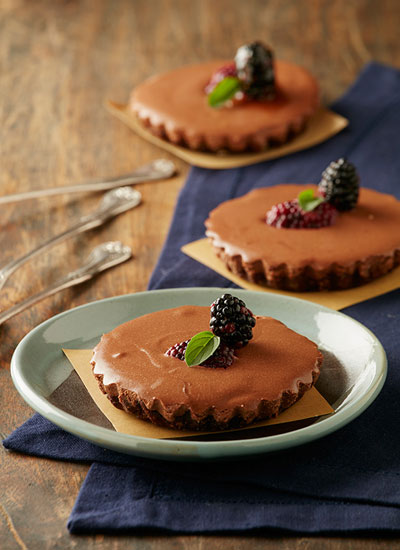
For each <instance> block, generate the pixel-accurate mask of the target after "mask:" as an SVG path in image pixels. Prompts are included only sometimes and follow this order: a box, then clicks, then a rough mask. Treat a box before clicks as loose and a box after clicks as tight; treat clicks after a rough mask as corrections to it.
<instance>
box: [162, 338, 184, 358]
mask: <svg viewBox="0 0 400 550" xmlns="http://www.w3.org/2000/svg"><path fill="white" fill-rule="evenodd" d="M189 342H190V340H185V341H184V342H180V343H179V344H174V345H173V346H171V347H170V348H168V349H167V351H166V352H165V355H169V356H170V357H175V358H176V359H180V360H181V361H184V359H185V351H186V348H187V345H188V343H189Z"/></svg>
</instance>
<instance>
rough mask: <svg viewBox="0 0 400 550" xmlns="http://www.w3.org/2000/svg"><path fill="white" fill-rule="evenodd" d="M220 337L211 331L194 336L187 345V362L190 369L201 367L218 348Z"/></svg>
mask: <svg viewBox="0 0 400 550" xmlns="http://www.w3.org/2000/svg"><path fill="white" fill-rule="evenodd" d="M219 343H220V337H219V336H215V334H213V333H212V332H210V331H209V330H204V331H203V332H199V333H198V334H196V335H195V336H193V337H192V338H191V340H190V342H189V343H188V345H187V348H186V352H185V361H186V364H187V365H188V366H189V367H193V366H195V365H200V363H203V361H205V360H206V359H208V358H209V357H211V355H212V354H213V353H214V352H215V350H216V349H217V348H218V346H219Z"/></svg>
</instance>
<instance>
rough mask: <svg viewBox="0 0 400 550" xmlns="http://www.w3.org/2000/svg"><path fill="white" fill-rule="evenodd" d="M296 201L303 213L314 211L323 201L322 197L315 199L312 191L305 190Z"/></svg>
mask: <svg viewBox="0 0 400 550" xmlns="http://www.w3.org/2000/svg"><path fill="white" fill-rule="evenodd" d="M297 200H298V201H299V205H300V208H301V209H302V210H304V212H311V210H314V209H315V208H317V206H319V205H320V204H321V203H323V202H324V201H325V199H324V198H323V197H316V196H315V195H314V190H313V189H305V190H304V191H302V192H301V193H299V196H298V197H297Z"/></svg>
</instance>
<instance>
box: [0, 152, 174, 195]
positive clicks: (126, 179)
mask: <svg viewBox="0 0 400 550" xmlns="http://www.w3.org/2000/svg"><path fill="white" fill-rule="evenodd" d="M175 172H176V167H175V164H174V163H173V162H172V160H167V159H157V160H153V162H150V163H149V164H145V165H144V166H142V167H140V168H137V169H136V170H134V171H133V172H132V173H131V174H126V175H125V176H120V177H118V178H112V179H110V180H107V181H94V182H89V183H81V184H77V185H67V186H64V187H54V188H53V187H51V188H49V187H47V188H46V189H36V190H35V191H27V192H26V193H15V194H13V195H4V196H2V197H0V204H8V203H10V202H19V201H25V200H28V199H39V198H41V197H48V196H51V195H62V194H64V193H85V192H86V193H87V192H89V191H107V190H108V189H115V187H121V186H122V185H132V184H134V183H144V182H146V181H155V180H160V179H167V178H170V177H171V176H173V175H174V174H175Z"/></svg>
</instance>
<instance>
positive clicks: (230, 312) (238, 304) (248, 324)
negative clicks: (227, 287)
mask: <svg viewBox="0 0 400 550" xmlns="http://www.w3.org/2000/svg"><path fill="white" fill-rule="evenodd" d="M255 324H256V320H255V317H254V315H253V314H252V312H251V311H250V310H249V309H248V308H247V307H246V304H245V303H244V302H243V301H242V300H239V298H236V297H234V296H232V295H231V294H223V295H222V296H221V297H220V298H218V299H217V300H215V302H213V303H212V304H211V319H210V329H211V331H212V332H213V333H214V334H215V335H216V336H219V337H220V338H221V341H222V342H223V343H225V344H227V345H228V346H229V347H232V348H242V347H243V346H246V345H247V344H248V343H249V340H251V339H252V337H253V327H254V326H255Z"/></svg>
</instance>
